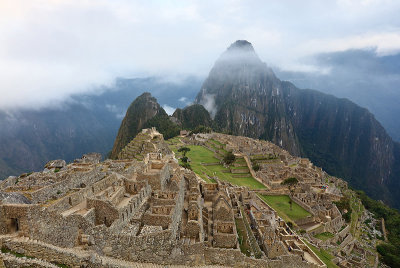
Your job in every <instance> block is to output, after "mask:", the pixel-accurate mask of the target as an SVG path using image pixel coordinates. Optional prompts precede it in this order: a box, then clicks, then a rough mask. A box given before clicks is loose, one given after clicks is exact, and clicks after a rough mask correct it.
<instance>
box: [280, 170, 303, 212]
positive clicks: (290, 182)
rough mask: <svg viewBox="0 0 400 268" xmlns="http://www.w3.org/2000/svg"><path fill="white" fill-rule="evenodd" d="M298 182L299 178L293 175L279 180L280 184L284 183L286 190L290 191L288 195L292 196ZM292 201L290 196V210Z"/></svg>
mask: <svg viewBox="0 0 400 268" xmlns="http://www.w3.org/2000/svg"><path fill="white" fill-rule="evenodd" d="M298 182H299V180H298V179H296V178H295V177H290V178H287V179H285V180H284V181H283V182H281V184H282V185H286V186H287V187H288V190H289V192H290V197H293V195H294V191H295V190H296V186H297V183H298ZM292 203H293V202H292V198H289V204H290V210H292Z"/></svg>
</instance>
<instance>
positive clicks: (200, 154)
mask: <svg viewBox="0 0 400 268" xmlns="http://www.w3.org/2000/svg"><path fill="white" fill-rule="evenodd" d="M179 142H180V141H179V139H176V138H174V139H171V140H170V141H168V144H169V146H170V148H171V149H172V150H173V151H174V152H175V154H176V157H177V158H180V157H179V156H180V155H182V153H181V152H179V150H180V148H178V147H179V146H178V144H179ZM186 147H187V148H188V149H190V151H187V153H186V156H187V157H188V163H187V164H190V165H189V166H190V167H191V169H192V170H193V171H194V172H195V173H196V174H197V175H199V176H200V177H201V178H202V179H204V180H205V181H207V182H215V180H214V179H213V177H215V176H216V177H218V178H219V179H220V180H223V181H228V182H230V183H232V184H234V185H238V186H247V187H249V188H250V189H264V188H265V186H264V185H263V184H262V183H260V182H258V181H257V180H256V179H254V178H253V177H251V175H250V174H249V175H248V176H247V177H241V178H235V177H233V174H232V173H230V170H229V168H226V167H224V166H222V164H220V160H219V159H217V158H215V157H214V153H213V152H212V151H210V150H208V149H207V148H205V147H203V146H198V145H188V146H186ZM204 163H205V164H213V165H203V164H204ZM180 164H181V165H182V166H183V165H184V163H183V162H182V159H181V160H180Z"/></svg>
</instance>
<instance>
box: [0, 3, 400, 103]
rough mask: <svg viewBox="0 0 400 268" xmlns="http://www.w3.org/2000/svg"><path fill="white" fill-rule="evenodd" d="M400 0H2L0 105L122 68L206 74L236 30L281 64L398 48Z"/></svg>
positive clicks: (62, 91) (45, 96)
mask: <svg viewBox="0 0 400 268" xmlns="http://www.w3.org/2000/svg"><path fill="white" fill-rule="evenodd" d="M399 14H400V1H396V0H393V1H390V0H387V1H386V0H381V1H378V0H376V1H375V0H355V1H351V0H338V1H325V0H324V1H320V0H315V1H312V0H310V1H308V0H301V1H298V0H293V1H285V0H277V1H266V0H260V1H255V0H254V1H252V0H246V1H239V0H237V1H224V0H223V1H216V0H210V1H208V0H199V1H188V0H182V1H165V0H162V1H161V0H160V1H149V0H146V1H132V0H127V1H123V0H109V1H106V0H93V1H87V0H37V1H35V0H25V1H24V0H0V93H1V98H0V109H8V108H18V107H21V106H24V105H27V106H29V107H43V106H46V105H49V104H54V103H57V102H58V101H60V100H64V99H65V98H66V97H68V96H69V95H70V94H73V93H78V92H93V91H94V90H96V87H97V86H99V85H104V84H105V85H110V84H112V81H113V79H114V78H115V77H143V76H147V75H168V76H174V77H177V76H178V77H179V76H180V75H186V74H196V75H200V76H205V75H207V73H208V71H209V70H210V68H211V67H212V65H213V63H214V61H215V60H216V59H217V57H218V56H219V55H220V54H221V53H222V52H223V51H224V50H225V49H226V47H228V46H229V45H230V44H231V43H232V42H234V41H235V40H237V39H246V40H248V41H250V42H251V43H253V46H254V48H255V49H256V51H257V53H258V54H259V56H260V58H261V59H262V60H263V61H265V62H267V64H269V65H273V66H279V67H280V68H283V69H288V70H294V71H309V72H328V71H329V68H328V69H320V68H318V66H313V65H307V64H305V63H304V61H302V59H304V58H306V57H307V56H310V55H313V54H317V53H321V52H334V51H344V50H347V49H351V48H362V49H363V48H376V51H377V53H378V55H388V54H389V55H390V54H394V53H397V52H399V51H400V16H399Z"/></svg>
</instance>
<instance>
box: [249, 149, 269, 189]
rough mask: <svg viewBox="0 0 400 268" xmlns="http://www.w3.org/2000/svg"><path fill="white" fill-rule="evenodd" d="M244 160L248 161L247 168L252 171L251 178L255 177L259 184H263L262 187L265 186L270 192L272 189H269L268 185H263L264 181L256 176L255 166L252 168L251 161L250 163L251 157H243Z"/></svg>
mask: <svg viewBox="0 0 400 268" xmlns="http://www.w3.org/2000/svg"><path fill="white" fill-rule="evenodd" d="M243 158H244V160H246V164H247V167H248V168H249V170H250V174H251V176H253V178H254V179H256V180H257V181H258V182H259V183H261V184H262V185H264V186H265V188H267V189H268V190H270V187H269V186H268V185H265V183H263V181H262V180H261V179H260V178H258V177H257V176H256V172H255V171H254V169H253V166H252V164H251V161H250V159H249V157H248V156H247V155H243Z"/></svg>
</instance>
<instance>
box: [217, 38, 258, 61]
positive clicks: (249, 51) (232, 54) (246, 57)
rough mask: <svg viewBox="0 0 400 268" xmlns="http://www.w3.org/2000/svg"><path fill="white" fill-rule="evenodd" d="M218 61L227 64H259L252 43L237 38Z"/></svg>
mask: <svg viewBox="0 0 400 268" xmlns="http://www.w3.org/2000/svg"><path fill="white" fill-rule="evenodd" d="M219 62H223V63H228V64H240V65H241V64H257V65H258V64H260V63H261V60H260V58H259V57H258V55H257V53H256V51H255V50H254V48H253V45H252V44H251V43H250V42H249V41H246V40H237V41H235V42H234V43H232V44H231V45H230V46H229V47H228V48H227V50H226V51H225V52H224V53H223V54H222V55H221V57H220V58H219Z"/></svg>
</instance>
